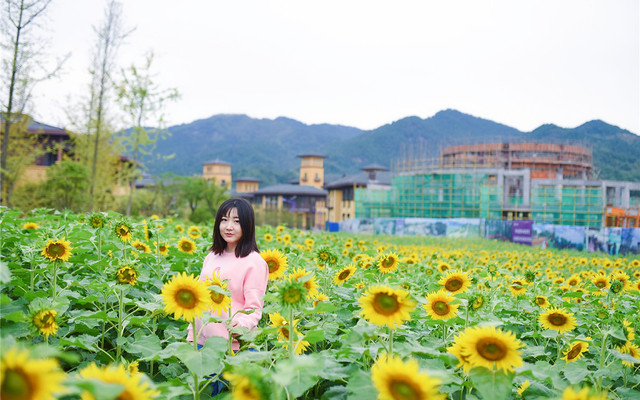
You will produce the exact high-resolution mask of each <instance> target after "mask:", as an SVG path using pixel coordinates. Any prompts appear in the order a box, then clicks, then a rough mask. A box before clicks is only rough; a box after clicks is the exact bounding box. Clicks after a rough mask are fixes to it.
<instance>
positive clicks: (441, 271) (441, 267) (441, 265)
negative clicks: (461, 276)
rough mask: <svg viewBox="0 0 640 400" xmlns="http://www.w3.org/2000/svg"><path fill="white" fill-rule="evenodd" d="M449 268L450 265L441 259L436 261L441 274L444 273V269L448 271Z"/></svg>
mask: <svg viewBox="0 0 640 400" xmlns="http://www.w3.org/2000/svg"><path fill="white" fill-rule="evenodd" d="M450 269H451V266H449V264H447V263H446V262H444V261H441V262H439V263H438V271H440V273H441V274H444V273H445V272H446V271H449V270H450Z"/></svg>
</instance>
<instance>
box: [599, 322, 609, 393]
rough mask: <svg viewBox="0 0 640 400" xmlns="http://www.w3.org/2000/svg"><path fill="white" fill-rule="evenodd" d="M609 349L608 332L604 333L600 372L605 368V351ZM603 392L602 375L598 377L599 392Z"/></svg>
mask: <svg viewBox="0 0 640 400" xmlns="http://www.w3.org/2000/svg"><path fill="white" fill-rule="evenodd" d="M606 347H607V332H603V333H602V346H600V369H599V370H600V371H602V368H604V360H605V350H606ZM600 391H602V375H600V376H599V377H598V392H600Z"/></svg>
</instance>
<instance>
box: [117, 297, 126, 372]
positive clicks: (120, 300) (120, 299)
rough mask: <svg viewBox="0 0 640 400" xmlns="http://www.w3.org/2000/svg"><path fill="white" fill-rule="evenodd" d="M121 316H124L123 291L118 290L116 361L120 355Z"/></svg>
mask: <svg viewBox="0 0 640 400" xmlns="http://www.w3.org/2000/svg"><path fill="white" fill-rule="evenodd" d="M123 315H124V289H120V295H119V296H118V340H117V341H116V343H117V347H116V360H117V359H119V358H120V355H122V344H121V343H122V340H121V339H122V331H123V328H122V325H123V321H122V319H123Z"/></svg>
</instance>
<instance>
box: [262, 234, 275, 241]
mask: <svg viewBox="0 0 640 400" xmlns="http://www.w3.org/2000/svg"><path fill="white" fill-rule="evenodd" d="M263 237H264V240H265V241H267V242H270V241H272V240H273V235H272V234H270V233H265V234H264V236H263Z"/></svg>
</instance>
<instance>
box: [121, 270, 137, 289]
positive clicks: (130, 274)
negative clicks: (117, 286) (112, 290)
mask: <svg viewBox="0 0 640 400" xmlns="http://www.w3.org/2000/svg"><path fill="white" fill-rule="evenodd" d="M116 278H117V280H118V283H122V284H125V285H127V284H128V285H131V286H133V285H135V284H136V282H137V281H138V271H136V269H135V268H133V267H132V266H130V265H125V266H123V267H122V268H120V269H119V270H118V272H117V273H116Z"/></svg>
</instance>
